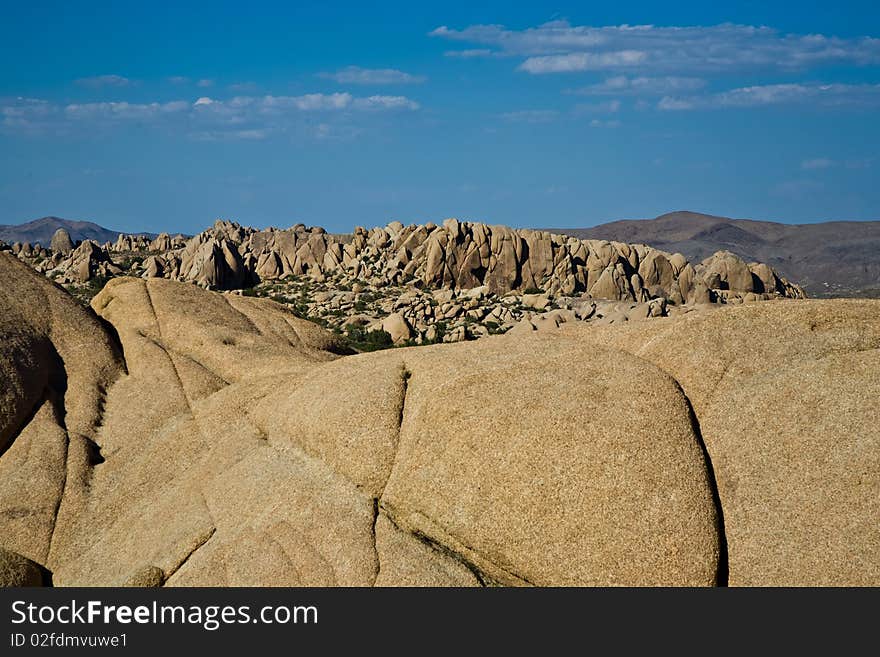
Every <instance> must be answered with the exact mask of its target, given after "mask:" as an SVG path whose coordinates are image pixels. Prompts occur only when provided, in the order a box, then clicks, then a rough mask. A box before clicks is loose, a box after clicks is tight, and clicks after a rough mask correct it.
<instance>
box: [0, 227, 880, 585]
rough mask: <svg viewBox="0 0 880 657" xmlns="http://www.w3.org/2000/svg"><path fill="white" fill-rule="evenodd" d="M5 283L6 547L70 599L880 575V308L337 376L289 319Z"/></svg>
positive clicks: (1, 292) (596, 333) (347, 363)
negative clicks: (164, 591) (120, 593)
mask: <svg viewBox="0 0 880 657" xmlns="http://www.w3.org/2000/svg"><path fill="white" fill-rule="evenodd" d="M393 228H395V229H396V228H397V227H393ZM399 230H403V229H399ZM304 234H305V233H304ZM308 234H309V237H307V238H305V240H306V242H308V241H309V240H310V239H313V236H314V235H321V233H308ZM395 234H398V233H395ZM229 239H230V236H229V235H226V236H220V235H218V236H212V237H211V238H210V239H209V240H206V241H205V242H203V244H209V243H210V240H214V241H216V242H220V243H222V242H223V240H229ZM376 239H377V240H379V241H381V239H384V238H382V236H381V235H379V236H378V237H377V238H376ZM387 239H388V240H392V239H395V237H394V235H392V234H391V233H389V234H388V236H387ZM230 241H231V240H230ZM605 248H607V247H603V249H605ZM629 255H630V256H632V253H630V254H629ZM600 261H601V260H600ZM669 264H670V266H671V267H672V270H673V271H674V270H675V268H676V267H679V268H680V269H679V271H683V269H684V268H683V267H681V263H675V262H673V261H671V260H670V263H669ZM594 271H597V272H598V271H599V270H598V269H595V270H594ZM603 271H604V270H603ZM654 271H656V272H658V273H659V278H660V280H662V278H663V276H665V275H666V274H664V273H663V272H665V271H666V269H665V265H663V263H662V262H661V263H658V265H657V266H656V267H655V268H654ZM0 276H2V278H3V280H4V282H5V283H7V284H6V285H4V286H3V287H2V288H0V308H2V310H3V312H2V313H0V333H2V336H0V337H2V339H0V377H2V379H3V385H2V386H0V404H2V405H3V413H2V414H0V418H2V419H3V422H4V424H3V431H4V432H5V433H3V436H4V440H5V441H6V443H7V447H6V450H5V451H4V452H3V453H2V454H0V509H6V510H7V511H12V510H15V513H0V547H2V548H3V549H6V550H11V551H14V552H16V553H18V554H21V555H23V556H25V557H27V558H28V559H31V560H32V561H34V562H36V563H38V564H40V565H41V566H43V567H45V568H47V569H48V570H49V571H50V572H51V575H52V581H53V583H55V584H56V585H71V584H85V585H99V584H121V583H139V584H143V585H158V584H164V585H166V586H178V585H264V584H265V585H371V584H378V585H401V584H417V585H422V584H430V585H485V584H494V583H499V584H507V585H529V584H532V585H585V584H588V585H589V584H606V585H611V584H615V585H617V584H633V585H645V584H666V585H707V584H715V583H721V584H724V583H728V580H729V583H731V584H759V585H788V584H798V585H804V584H836V585H859V584H873V585H877V584H878V583H880V559H878V552H877V549H876V547H877V530H876V528H877V519H878V517H880V462H878V461H877V454H880V449H878V448H880V433H878V429H877V427H878V423H877V422H876V417H875V415H876V412H875V406H876V405H875V404H873V400H874V399H876V398H877V396H878V395H880V376H878V372H880V302H872V301H821V302H820V301H797V302H794V301H781V302H778V303H772V304H755V303H751V304H744V305H739V306H736V307H731V308H723V309H719V310H716V311H713V312H691V313H687V314H683V315H681V316H679V317H676V318H670V319H662V320H657V321H651V322H638V323H634V322H628V323H626V324H625V325H623V326H609V327H597V326H584V325H583V324H575V323H573V322H567V321H560V324H559V326H560V328H558V329H556V330H553V331H542V330H537V331H528V332H524V334H523V335H507V336H499V337H495V338H490V339H486V340H480V341H477V342H471V343H466V344H462V345H437V346H433V347H420V348H417V349H395V350H391V351H384V352H379V353H375V354H362V355H358V356H351V357H342V358H340V357H338V354H337V353H336V352H338V351H339V349H338V348H337V347H338V344H337V343H336V342H335V338H334V337H333V335H332V334H330V333H329V332H326V331H324V330H322V329H320V328H318V327H317V326H315V325H313V324H311V323H309V322H306V321H304V320H301V319H298V318H297V317H295V316H293V315H292V314H291V313H290V312H289V311H288V310H286V309H285V308H284V307H283V306H280V305H278V304H275V303H273V302H271V301H267V300H261V299H255V298H249V297H242V296H238V295H234V294H218V293H214V292H208V291H205V290H201V289H199V288H198V287H197V286H193V285H184V284H180V283H175V282H170V281H165V280H157V279H146V280H144V279H140V278H133V277H123V278H117V279H114V280H112V281H110V282H109V283H108V284H107V286H106V287H105V288H104V290H103V291H102V292H101V293H100V294H98V295H97V296H96V297H95V298H94V299H93V304H92V306H93V309H94V313H96V314H97V315H99V316H100V317H101V320H102V321H99V320H98V318H97V317H96V316H95V314H93V313H92V312H91V311H88V310H85V309H82V308H81V307H79V306H78V305H77V304H76V303H75V302H73V301H72V300H71V299H70V298H69V297H67V296H66V295H65V293H64V292H63V291H62V290H60V289H58V288H57V287H55V286H53V285H52V284H51V283H49V282H48V281H47V280H46V279H45V278H44V277H41V276H39V275H38V274H36V273H35V272H33V271H32V270H30V269H28V268H27V267H25V266H24V265H23V264H22V263H20V262H18V261H17V260H16V259H15V258H14V257H13V256H11V255H8V254H5V253H0ZM600 276H601V274H600ZM719 276H720V274H719ZM640 278H641V277H640ZM598 280H599V277H598V276H597V278H596V281H598ZM477 294H483V292H474V295H475V296H476V295H477ZM654 302H655V305H656V304H658V303H660V301H659V300H654ZM620 303H633V304H636V305H639V304H638V302H636V301H632V302H620ZM642 303H644V305H645V307H646V309H645V312H650V306H651V303H650V302H642ZM640 307H641V306H640ZM573 312H574V311H572V313H573ZM585 312H587V311H585ZM564 317H565V315H564V313H560V315H559V319H560V320H561V319H562V318H564ZM548 321H550V320H548ZM56 354H57V355H56ZM123 354H124V356H123ZM62 373H63V376H62ZM65 380H66V383H65ZM35 408H36V409H37V410H36V412H34V409H35ZM704 449H705V452H704ZM722 519H723V522H722Z"/></svg>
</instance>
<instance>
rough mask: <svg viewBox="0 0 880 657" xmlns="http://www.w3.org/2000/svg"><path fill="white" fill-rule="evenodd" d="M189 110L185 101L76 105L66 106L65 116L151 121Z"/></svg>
mask: <svg viewBox="0 0 880 657" xmlns="http://www.w3.org/2000/svg"><path fill="white" fill-rule="evenodd" d="M187 109H189V103H187V102H185V101H171V102H169V103H126V102H112V103H74V104H70V105H67V106H65V108H64V114H65V115H66V116H67V117H69V118H71V119H73V120H85V119H89V120H94V119H109V120H113V121H127V120H150V119H155V118H157V117H161V116H167V115H171V114H180V113H183V112H186V111H187Z"/></svg>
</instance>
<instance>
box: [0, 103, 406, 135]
mask: <svg viewBox="0 0 880 657" xmlns="http://www.w3.org/2000/svg"><path fill="white" fill-rule="evenodd" d="M418 109H419V104H418V103H417V102H415V101H414V100H411V99H410V98H407V97H405V96H381V95H375V96H364V97H358V96H354V95H352V94H350V93H347V92H339V93H333V94H320V93H315V94H304V95H301V96H271V95H266V96H234V97H232V98H229V99H217V98H211V97H209V96H201V97H199V98H197V99H196V100H195V101H186V100H175V101H170V102H151V103H129V102H125V101H118V102H96V103H72V104H68V105H58V104H55V103H51V102H48V101H46V100H40V99H33V98H15V99H0V130H2V131H3V132H5V133H12V134H32V135H36V134H47V133H53V134H62V133H69V132H73V131H74V130H76V129H77V127H78V126H79V129H80V130H82V129H83V126H85V127H86V128H85V129H87V130H89V131H95V130H100V129H110V128H113V127H118V126H121V125H124V124H125V123H126V122H137V123H142V124H153V125H155V126H157V127H161V128H163V129H168V130H172V131H173V130H183V131H185V133H186V134H188V135H190V136H191V137H193V138H195V139H201V140H216V139H251V140H255V139H265V138H267V137H268V136H270V135H272V134H275V133H283V132H288V131H293V132H298V133H299V134H303V133H305V132H312V133H313V134H314V136H317V137H324V136H346V137H347V136H354V135H356V134H358V133H359V132H360V128H358V127H356V126H353V125H351V124H352V123H353V122H354V121H355V120H356V119H355V117H356V116H358V115H360V116H366V115H367V114H370V113H377V112H393V111H415V110H418ZM312 115H317V116H320V117H322V118H323V119H324V120H323V122H322V125H325V126H327V127H326V128H324V129H319V130H317V131H314V130H313V129H312V128H311V127H308V128H306V127H304V126H308V125H309V121H307V120H306V118H305V117H306V116H312ZM334 117H335V118H334ZM322 130H323V131H324V132H325V133H327V134H321V133H322ZM331 133H332V134H331Z"/></svg>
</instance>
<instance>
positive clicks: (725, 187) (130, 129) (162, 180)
mask: <svg viewBox="0 0 880 657" xmlns="http://www.w3.org/2000/svg"><path fill="white" fill-rule="evenodd" d="M175 4H177V3H163V2H156V3H128V2H112V3H111V2H100V3H99V2H76V3H70V2H65V3H61V2H58V3H46V2H36V1H31V2H27V3H23V2H18V3H12V2H6V3H4V8H3V21H2V23H0V61H3V62H4V65H3V67H2V69H0V152H2V153H3V156H2V158H0V223H18V222H22V221H26V220H30V219H33V218H36V217H40V216H44V215H48V214H54V215H58V216H62V217H67V218H73V219H88V220H93V221H96V222H98V223H100V224H102V225H105V226H108V227H112V228H118V229H120V230H132V231H134V230H151V231H160V230H169V231H183V232H196V231H198V230H200V229H202V228H203V227H205V226H206V225H208V224H210V223H211V222H212V221H213V220H214V219H215V218H218V217H224V218H229V219H235V220H238V221H240V222H242V223H246V224H250V225H255V226H265V225H275V226H281V227H284V226H289V225H292V224H294V223H297V222H300V221H302V222H304V223H306V224H311V225H322V226H324V227H326V228H327V229H329V230H334V231H348V230H350V229H351V228H352V227H353V226H355V225H365V226H373V225H382V224H385V223H387V222H388V221H391V220H394V219H397V220H400V221H403V222H405V223H409V222H418V221H429V220H433V221H438V220H442V219H443V218H445V217H449V216H456V217H459V218H462V219H473V220H480V221H486V222H489V223H504V224H508V225H513V226H553V227H577V226H589V225H594V224H596V223H600V222H603V221H608V220H613V219H620V218H644V217H652V216H656V215H658V214H660V213H663V212H667V211H671V210H676V209H692V210H698V211H703V212H709V213H714V214H722V215H726V216H734V217H745V218H756V219H767V220H778V221H786V222H798V223H800V222H812V221H821V220H829V219H880V211H878V208H880V185H878V184H877V181H878V172H880V121H878V116H880V112H878V110H880V7H878V6H877V4H876V3H871V2H842V1H838V2H809V1H807V2H800V3H797V6H795V5H793V3H791V2H728V3H706V2H680V3H668V2H662V3H661V2H627V3H605V4H606V5H607V6H606V7H604V8H603V7H597V4H598V3H584V2H579V3H570V2H560V3H556V4H552V5H551V4H550V3H546V2H542V3H510V2H486V3H480V6H479V8H474V7H473V6H472V5H473V4H474V3H464V2H461V3H459V2H451V1H450V2H444V3H430V4H429V3H412V2H407V3H398V2H384V3H367V2H359V3H335V4H333V5H332V6H330V3H307V2H297V3H287V2H284V3H282V2H278V3H267V2H263V3H261V2H252V3H241V2H211V3H186V6H185V7H183V8H181V7H178V6H175ZM712 5H717V6H712Z"/></svg>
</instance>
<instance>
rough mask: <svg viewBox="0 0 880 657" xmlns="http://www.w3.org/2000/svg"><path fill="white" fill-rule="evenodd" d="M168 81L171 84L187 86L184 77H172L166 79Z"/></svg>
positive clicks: (186, 78) (186, 79)
mask: <svg viewBox="0 0 880 657" xmlns="http://www.w3.org/2000/svg"><path fill="white" fill-rule="evenodd" d="M168 81H169V82H170V83H171V84H187V83H188V82H189V78H188V77H186V76H185V75H172V76H171V77H169V78H168Z"/></svg>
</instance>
